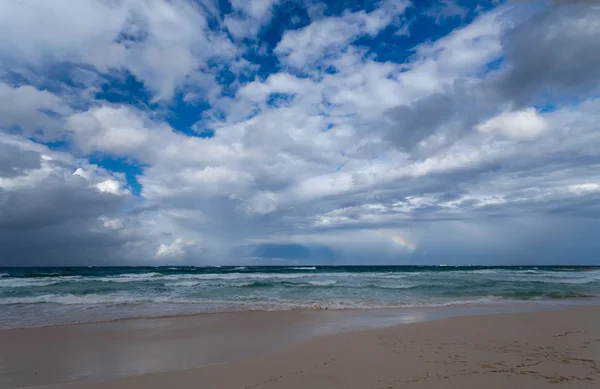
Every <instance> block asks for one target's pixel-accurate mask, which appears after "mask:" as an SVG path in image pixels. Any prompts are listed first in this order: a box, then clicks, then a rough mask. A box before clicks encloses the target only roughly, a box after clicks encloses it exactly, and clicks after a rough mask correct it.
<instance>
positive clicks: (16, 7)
mask: <svg viewBox="0 0 600 389" xmlns="http://www.w3.org/2000/svg"><path fill="white" fill-rule="evenodd" d="M0 15H2V16H0V26H1V27H0V33H1V34H2V35H3V36H5V37H7V39H4V40H3V41H2V43H0V55H1V56H2V58H3V63H4V64H5V66H6V67H4V69H2V70H3V71H7V70H8V69H11V68H16V69H18V68H19V67H25V68H27V67H33V68H34V69H38V70H39V71H43V70H44V69H48V68H49V67H50V66H52V65H55V64H58V65H64V64H73V65H75V66H80V65H83V66H84V67H85V66H92V67H93V68H95V69H97V70H98V71H99V72H101V73H110V72H122V71H126V72H130V73H131V74H133V75H134V76H135V77H136V78H138V79H139V80H140V81H142V82H143V83H144V84H145V85H146V87H147V88H148V89H149V90H150V91H151V92H152V93H153V99H154V100H155V101H160V100H165V99H170V98H171V97H172V96H173V94H174V93H175V90H176V89H177V88H178V87H181V86H182V85H183V84H184V82H185V81H186V80H187V79H188V77H191V76H192V75H193V74H194V73H196V72H197V71H200V70H201V69H203V68H205V67H207V62H208V61H209V60H212V59H214V60H218V59H224V60H231V59H232V58H234V57H235V55H236V49H235V47H234V46H233V45H232V44H231V42H229V40H228V39H227V38H226V37H225V36H224V35H223V34H220V33H218V32H214V31H212V30H210V28H209V27H208V25H207V21H206V18H205V14H204V9H203V8H201V7H200V6H199V5H196V3H194V2H188V1H177V2H169V3H165V2H163V1H158V0H128V1H117V2H105V1H99V0H94V1H86V2H78V3H77V4H73V3H72V2H70V1H65V0H58V1H36V2H31V1H9V2H4V3H3V4H2V5H1V6H0Z"/></svg>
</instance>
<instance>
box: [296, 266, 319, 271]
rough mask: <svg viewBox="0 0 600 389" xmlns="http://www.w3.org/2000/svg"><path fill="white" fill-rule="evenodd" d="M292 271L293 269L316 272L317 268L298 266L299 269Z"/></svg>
mask: <svg viewBox="0 0 600 389" xmlns="http://www.w3.org/2000/svg"><path fill="white" fill-rule="evenodd" d="M292 269H294V270H317V268H316V267H315V266H300V267H293V268H292Z"/></svg>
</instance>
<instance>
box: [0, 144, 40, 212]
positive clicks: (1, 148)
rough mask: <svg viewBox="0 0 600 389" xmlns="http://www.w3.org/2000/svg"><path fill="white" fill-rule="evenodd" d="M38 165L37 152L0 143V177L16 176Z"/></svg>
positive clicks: (36, 167)
mask: <svg viewBox="0 0 600 389" xmlns="http://www.w3.org/2000/svg"><path fill="white" fill-rule="evenodd" d="M39 167H40V158H39V155H38V154H37V153H35V152H33V151H29V150H21V149H19V148H18V147H16V146H14V145H11V144H7V143H0V177H14V176H18V175H21V174H22V172H23V171H24V170H27V169H39ZM0 190H1V189H0ZM0 222H1V221H0Z"/></svg>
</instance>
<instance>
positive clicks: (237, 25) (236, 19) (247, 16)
mask: <svg viewBox="0 0 600 389" xmlns="http://www.w3.org/2000/svg"><path fill="white" fill-rule="evenodd" d="M277 3H279V0H255V1H245V0H233V1H231V7H232V9H233V10H234V12H235V13H236V14H230V15H227V16H225V20H224V24H225V26H226V27H227V30H228V31H229V33H230V34H231V35H233V36H234V37H235V38H238V39H240V38H246V37H248V38H252V37H254V36H256V34H257V33H258V32H259V30H260V28H261V26H263V25H264V24H265V23H267V22H268V21H269V19H270V18H271V14H272V12H271V11H272V9H273V7H274V6H275V5H276V4H277Z"/></svg>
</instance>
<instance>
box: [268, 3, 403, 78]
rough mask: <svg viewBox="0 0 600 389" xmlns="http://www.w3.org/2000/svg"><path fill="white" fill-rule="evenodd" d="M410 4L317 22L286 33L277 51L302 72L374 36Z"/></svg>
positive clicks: (386, 4)
mask: <svg viewBox="0 0 600 389" xmlns="http://www.w3.org/2000/svg"><path fill="white" fill-rule="evenodd" d="M408 4H409V3H408V2H402V1H401V2H384V3H383V5H382V6H381V8H378V9H376V10H374V11H372V12H365V11H359V12H353V13H346V14H344V15H342V16H336V17H327V18H324V19H321V20H317V21H314V22H313V23H311V24H310V25H309V26H307V27H304V28H302V29H300V30H292V31H287V32H286V33H285V34H284V35H283V38H282V39H281V41H280V42H279V43H278V44H277V47H276V48H275V53H276V54H277V55H278V56H279V58H280V60H282V61H283V62H284V63H285V64H287V65H289V66H291V67H295V68H303V67H305V66H310V65H311V64H313V63H314V62H316V61H317V60H319V59H321V58H326V57H327V56H329V55H336V52H338V51H342V50H343V49H344V48H345V47H346V46H347V45H348V44H349V43H351V42H352V41H353V40H355V39H356V38H358V37H360V36H363V35H370V36H375V35H377V34H378V33H379V32H380V31H381V30H382V29H383V28H385V27H387V26H388V25H389V24H391V23H393V21H394V18H395V17H397V16H398V15H400V14H402V13H403V12H404V10H405V9H406V8H407V7H408Z"/></svg>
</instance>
